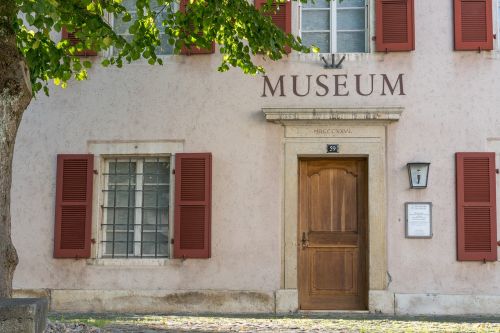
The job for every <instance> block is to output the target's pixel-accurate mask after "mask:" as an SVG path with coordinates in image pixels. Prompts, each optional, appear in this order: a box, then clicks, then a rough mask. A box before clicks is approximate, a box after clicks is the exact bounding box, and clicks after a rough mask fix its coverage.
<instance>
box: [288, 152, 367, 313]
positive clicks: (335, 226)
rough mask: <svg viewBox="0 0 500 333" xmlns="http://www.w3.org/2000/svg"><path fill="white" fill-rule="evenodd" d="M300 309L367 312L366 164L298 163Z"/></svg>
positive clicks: (335, 161)
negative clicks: (365, 310) (364, 310)
mask: <svg viewBox="0 0 500 333" xmlns="http://www.w3.org/2000/svg"><path fill="white" fill-rule="evenodd" d="M299 165H300V184H299V200H300V203H299V233H298V238H299V239H298V241H299V243H298V244H299V250H298V251H299V256H298V258H299V263H298V270H299V272H298V275H299V276H298V278H299V304H300V308H301V309H309V310H362V309H366V308H367V299H368V296H367V294H368V287H367V267H368V265H367V258H368V256H367V244H368V243H367V217H366V212H367V162H366V160H365V159H360V158H357V159H321V160H320V159H308V160H301V161H300V164H299Z"/></svg>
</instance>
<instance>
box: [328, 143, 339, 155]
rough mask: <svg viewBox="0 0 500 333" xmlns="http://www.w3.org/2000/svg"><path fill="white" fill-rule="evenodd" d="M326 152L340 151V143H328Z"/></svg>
mask: <svg viewBox="0 0 500 333" xmlns="http://www.w3.org/2000/svg"><path fill="white" fill-rule="evenodd" d="M326 152H327V153H329V154H330V153H338V152H339V145H338V144H327V145H326Z"/></svg>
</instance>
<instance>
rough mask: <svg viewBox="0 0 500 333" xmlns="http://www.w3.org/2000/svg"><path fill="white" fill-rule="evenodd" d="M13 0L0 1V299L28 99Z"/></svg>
mask: <svg viewBox="0 0 500 333" xmlns="http://www.w3.org/2000/svg"><path fill="white" fill-rule="evenodd" d="M16 16H17V6H16V3H15V1H14V0H1V1H0V298H10V297H12V278H13V275H14V269H15V268H16V265H17V262H18V258H17V253H16V249H15V248H14V245H13V244H12V239H11V227H10V187H11V183H12V157H13V154H14V142H15V140H16V134H17V129H18V128H19V124H20V123H21V118H22V115H23V112H24V110H25V109H26V108H27V107H28V105H29V103H30V101H31V98H32V93H31V84H30V80H29V71H28V66H27V65H26V61H25V59H24V57H23V56H22V55H21V53H20V52H19V51H18V49H17V46H16V35H15V32H14V28H13V22H14V20H15V19H16Z"/></svg>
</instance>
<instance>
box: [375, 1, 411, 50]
mask: <svg viewBox="0 0 500 333" xmlns="http://www.w3.org/2000/svg"><path fill="white" fill-rule="evenodd" d="M375 4H376V10H375V12H376V13H375V15H376V38H375V45H376V49H377V51H378V52H388V51H412V50H415V15H414V4H413V0H377V1H376V2H375Z"/></svg>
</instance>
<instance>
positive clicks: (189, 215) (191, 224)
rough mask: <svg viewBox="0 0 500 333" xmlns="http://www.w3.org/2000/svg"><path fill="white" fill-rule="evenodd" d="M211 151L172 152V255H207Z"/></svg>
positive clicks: (208, 256)
mask: <svg viewBox="0 0 500 333" xmlns="http://www.w3.org/2000/svg"><path fill="white" fill-rule="evenodd" d="M211 205H212V154H210V153H199V154H185V153H183V154H177V155H175V211H174V215H175V222H174V229H175V232H174V234H175V237H174V258H210V238H211V236H210V229H211V228H210V224H211Z"/></svg>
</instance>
